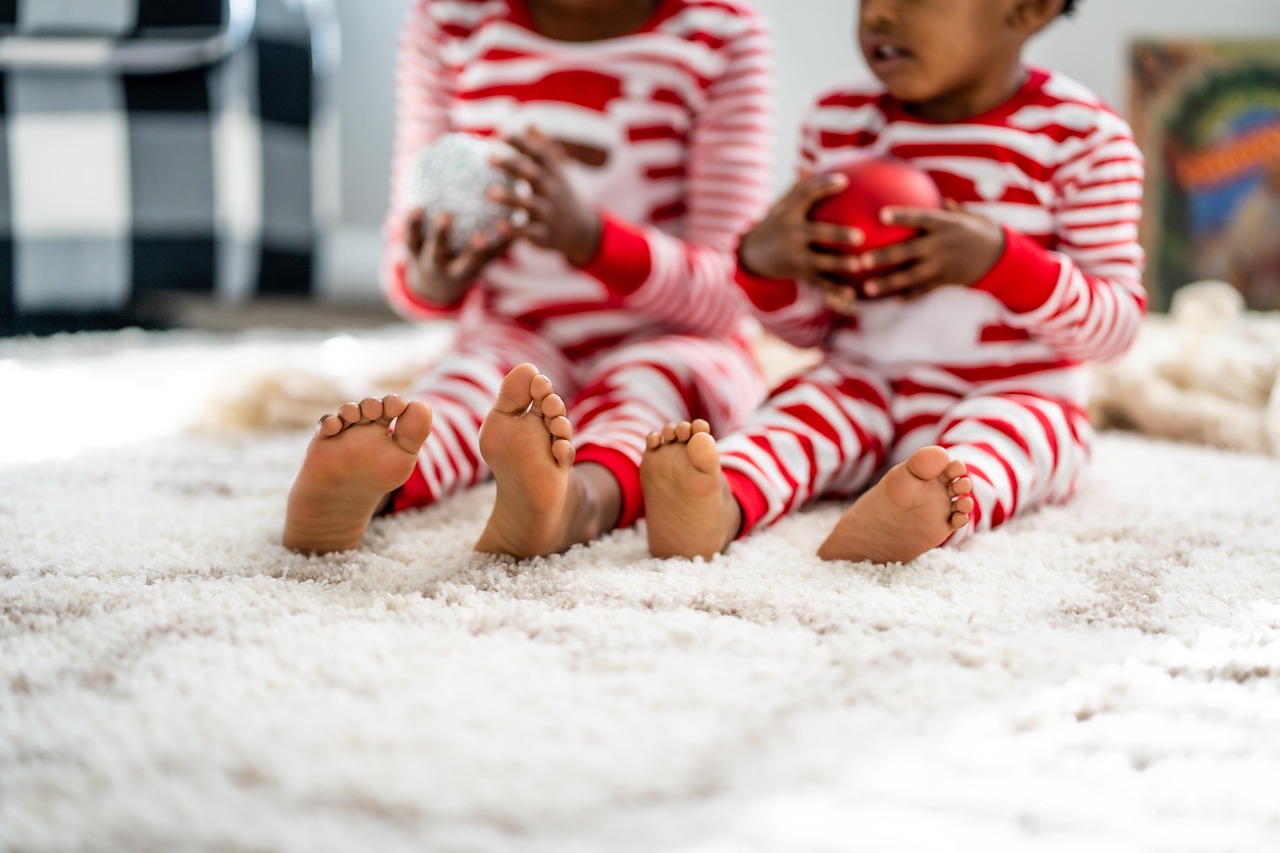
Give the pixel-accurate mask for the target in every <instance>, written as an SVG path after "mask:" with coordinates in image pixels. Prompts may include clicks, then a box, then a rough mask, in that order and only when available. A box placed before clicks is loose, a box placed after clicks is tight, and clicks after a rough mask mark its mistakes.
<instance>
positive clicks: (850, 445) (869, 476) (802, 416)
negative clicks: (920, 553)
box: [717, 356, 1093, 544]
mask: <svg viewBox="0 0 1280 853" xmlns="http://www.w3.org/2000/svg"><path fill="white" fill-rule="evenodd" d="M937 384H938V383H934V382H930V383H929V384H927V385H926V384H924V383H922V382H921V381H920V380H919V379H916V378H912V377H906V378H902V379H897V380H893V381H890V380H886V379H884V378H882V377H880V376H877V375H875V374H874V373H873V372H871V371H869V370H867V369H866V368H865V367H864V366H861V365H859V364H855V363H852V362H849V361H842V360H841V359H840V358H839V357H838V356H833V357H830V358H828V360H827V361H824V362H823V363H822V364H820V365H818V366H817V367H815V368H813V369H811V370H809V371H808V372H806V373H804V374H802V375H800V376H797V377H795V378H793V379H790V380H788V381H787V382H785V383H783V384H782V385H780V386H779V387H778V388H777V389H775V390H774V392H773V393H772V394H771V395H770V397H769V399H768V400H766V401H765V403H764V405H763V406H762V407H761V408H760V409H759V410H758V411H757V412H756V413H755V414H753V415H752V417H751V418H750V419H749V420H748V421H747V422H746V423H745V424H743V426H741V427H740V428H739V429H738V430H737V431H735V432H734V433H733V434H731V435H728V436H725V437H724V438H722V439H720V440H719V441H717V447H718V448H719V453H720V463H721V466H722V467H723V469H724V472H725V476H726V477H727V478H728V480H729V484H730V488H731V489H732V491H733V494H734V496H735V497H736V498H737V500H738V503H739V504H741V506H742V510H743V526H742V531H741V533H740V536H744V535H746V534H747V533H748V532H749V531H750V530H751V529H752V528H754V527H757V526H763V525H767V524H770V523H772V522H773V521H775V520H776V519H778V518H779V517H780V516H782V515H783V514H785V513H787V512H789V511H791V510H794V509H798V508H799V507H801V506H803V505H805V504H806V503H808V502H810V501H813V500H817V499H820V498H847V497H852V496H854V495H856V494H859V493H860V492H862V491H864V490H865V489H866V488H867V487H868V486H870V485H871V484H872V483H873V482H874V481H875V479H876V478H877V477H878V476H879V475H880V474H881V473H883V471H884V470H885V468H887V467H888V466H889V465H892V464H895V463H897V462H899V461H901V460H903V459H905V458H907V457H908V456H910V455H911V453H912V452H914V451H915V450H917V449H919V448H921V447H924V446H926V445H930V444H938V445H941V446H942V447H944V448H946V449H947V450H948V452H949V453H950V455H951V457H952V458H953V459H959V460H961V461H962V462H964V464H965V466H966V467H967V468H968V474H969V477H970V479H971V480H972V481H973V498H974V503H975V508H974V511H973V512H972V513H970V517H969V524H968V525H967V526H966V527H965V528H963V529H962V530H959V531H956V533H954V534H953V535H952V536H951V538H950V539H949V540H948V541H949V542H950V543H952V544H955V543H958V542H961V541H964V540H965V539H967V538H968V537H969V536H971V535H972V534H973V533H974V532H975V531H977V530H989V529H991V528H993V527H996V526H998V525H1000V524H1002V523H1004V522H1005V521H1008V520H1009V519H1010V518H1012V517H1013V516H1014V514H1015V513H1018V512H1024V511H1026V510H1028V509H1031V508H1032V507H1035V506H1038V505H1040V504H1044V503H1056V502H1061V501H1063V500H1066V499H1067V498H1068V497H1070V495H1071V494H1072V492H1073V491H1074V490H1075V487H1076V484H1077V482H1078V481H1079V478H1080V475H1081V474H1082V472H1083V470H1084V468H1085V466H1086V464H1087V463H1088V459H1089V453H1090V445H1091V443H1092V438H1093V430H1092V428H1091V427H1090V426H1089V422H1088V419H1087V416H1086V415H1085V413H1084V412H1083V411H1082V410H1081V408H1080V407H1079V406H1077V405H1076V404H1074V403H1073V402H1071V401H1068V400H1061V399H1054V398H1052V397H1049V396H1046V395H1042V394H1039V393H1036V392H1035V391H1030V390H1028V391H1021V390H1000V391H992V390H984V388H983V386H971V387H967V388H960V387H958V385H957V384H956V382H955V381H954V380H953V381H952V382H950V383H947V384H949V385H951V386H952V387H950V388H948V389H947V390H945V391H944V390H939V389H938V388H937Z"/></svg>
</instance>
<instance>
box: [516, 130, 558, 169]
mask: <svg viewBox="0 0 1280 853" xmlns="http://www.w3.org/2000/svg"><path fill="white" fill-rule="evenodd" d="M507 144H508V145H510V146H511V147H512V148H514V149H516V150H517V151H519V152H520V153H521V154H524V155H525V156H527V157H529V158H530V159H532V160H533V161H534V162H535V163H537V164H538V165H540V166H542V167H544V168H550V167H551V166H553V165H555V164H557V163H559V162H560V160H561V158H562V156H563V153H564V152H563V150H562V149H561V148H560V146H559V145H557V144H556V142H555V140H553V139H551V138H550V137H549V136H547V135H546V134H545V133H543V132H542V131H541V130H539V129H538V128H537V127H536V126H534V127H531V128H529V129H528V131H526V132H525V133H524V135H522V136H513V137H510V138H509V139H507Z"/></svg>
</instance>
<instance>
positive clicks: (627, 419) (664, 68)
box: [383, 0, 773, 524]
mask: <svg viewBox="0 0 1280 853" xmlns="http://www.w3.org/2000/svg"><path fill="white" fill-rule="evenodd" d="M772 98H773V56H772V44H771V41H770V37H769V34H768V31H767V27H766V25H765V23H764V21H763V19H762V17H761V16H760V15H759V14H758V13H757V12H756V11H755V10H754V9H753V7H752V6H751V5H750V3H749V2H748V1H747V0H658V3H657V4H656V9H655V11H654V13H653V15H652V17H651V18H650V20H649V21H648V22H647V23H646V24H645V25H644V26H643V27H642V28H641V29H640V30H638V31H637V32H635V33H632V34H630V35H625V36H621V37H617V38H610V39H605V40H601V41H593V42H565V41H559V40H555V39H550V38H547V37H545V36H543V35H542V34H540V33H539V32H538V31H537V28H536V26H535V25H534V22H533V20H532V19H531V17H530V15H529V12H528V10H527V9H526V7H525V3H524V0H417V2H416V3H415V4H414V6H413V8H412V10H411V12H410V14H409V16H408V19H407V21H406V24H405V28H404V30H403V35H402V38H401V43H400V48H399V54H398V61H397V72H396V104H397V122H396V136H395V150H394V154H393V164H392V170H391V171H392V175H391V186H392V189H391V206H390V211H389V213H388V217H387V220H386V227H385V232H386V252H385V261H384V267H383V272H384V274H383V280H384V285H385V290H386V292H387V294H388V298H389V300H390V301H391V303H392V305H393V306H394V307H395V308H397V309H398V310H399V311H400V312H401V313H403V314H405V315H406V316H408V317H411V318H438V317H456V318H457V320H458V329H457V341H456V343H455V346H454V347H453V348H452V349H451V351H450V353H449V355H448V356H447V357H446V358H445V359H444V360H443V361H442V362H441V363H439V364H437V365H435V366H433V367H432V369H431V370H430V371H429V372H428V373H427V374H426V375H425V376H424V377H423V379H422V382H421V385H420V388H419V390H418V392H417V393H416V394H415V396H418V397H420V398H422V399H425V400H427V401H428V402H429V403H431V405H432V407H433V410H434V413H435V417H434V422H433V427H432V435H431V437H430V438H429V439H428V441H427V443H426V445H425V446H424V449H423V451H422V454H421V457H420V459H419V466H418V470H417V471H416V472H415V474H414V475H413V476H412V477H411V478H410V480H409V482H408V483H406V485H405V486H404V488H402V489H401V491H400V493H398V495H397V497H396V500H395V503H394V506H395V507H396V508H397V509H401V508H405V507H408V506H416V505H421V504H423V503H427V502H429V501H431V500H434V499H435V498H438V497H440V496H442V495H444V494H447V493H449V492H451V491H453V490H455V489H457V488H461V487H465V486H468V485H471V484H472V483H474V482H476V481H477V480H479V479H480V478H482V477H484V476H486V475H487V473H488V472H487V470H486V469H485V468H484V465H483V461H482V460H481V459H480V456H479V453H478V452H477V442H476V438H477V434H478V430H479V425H480V422H481V420H482V419H483V417H484V414H485V413H486V412H487V411H488V409H489V407H490V406H491V405H492V403H493V399H494V397H495V395H496V393H497V388H498V384H499V383H500V381H501V379H502V377H503V376H504V375H505V374H506V372H507V371H508V370H510V368H512V367H514V366H515V365H516V364H518V363H520V362H522V361H532V362H533V363H535V364H537V365H538V367H539V368H540V369H541V370H542V372H543V373H546V374H547V375H548V376H549V377H550V378H551V379H552V381H553V382H554V383H555V385H556V390H557V392H559V393H560V394H561V396H563V397H564V398H565V400H566V402H567V403H568V404H569V408H570V417H571V419H572V420H573V422H574V426H575V438H574V443H575V445H576V446H577V459H578V461H579V462H584V461H594V462H600V463H601V464H605V465H607V466H608V467H609V468H610V470H611V471H613V473H614V474H615V476H617V477H618V480H619V482H620V483H621V485H622V487H623V492H624V498H623V504H624V506H623V518H622V522H621V523H622V524H627V523H629V522H630V521H632V520H634V519H635V518H636V517H637V516H638V515H639V514H640V512H641V509H642V500H641V497H640V489H639V480H638V474H637V467H638V464H639V458H640V454H641V453H642V451H643V447H644V435H645V433H646V432H648V431H649V430H651V429H653V428H654V427H655V426H658V425H661V424H662V423H665V422H667V421H671V420H682V419H686V418H689V417H705V418H707V419H708V420H711V421H712V422H713V423H719V424H720V425H721V427H722V428H725V429H727V428H730V427H732V426H734V425H736V424H737V423H738V422H740V421H741V420H742V419H743V418H744V417H745V416H746V415H747V414H748V413H749V412H750V411H751V410H752V409H754V408H755V406H756V405H757V404H758V403H759V401H760V399H761V398H762V397H763V394H764V389H763V386H762V381H761V379H760V376H759V371H758V369H757V367H756V366H755V364H754V362H753V360H752V358H751V355H750V351H749V348H748V346H747V340H748V334H747V332H748V331H749V330H750V328H751V327H752V325H753V321H752V320H751V319H750V314H749V310H748V306H747V304H746V300H745V299H744V298H743V296H742V293H741V292H740V290H739V289H738V288H737V287H735V286H734V284H733V271H734V259H733V251H734V248H735V247H736V244H737V237H738V235H739V234H740V233H741V232H742V231H744V230H745V229H746V228H747V227H748V226H749V225H750V223H751V222H753V221H754V220H755V219H756V218H757V217H758V216H759V215H760V213H761V211H762V210H763V208H764V207H765V206H766V205H767V203H768V200H769V195H770V179H771V172H770V169H771V154H772V150H771V148H772V133H773V121H772V118H773V104H772ZM533 126H536V127H537V128H539V129H540V130H541V131H542V132H543V133H545V134H546V135H547V136H550V137H552V138H553V139H557V140H560V141H562V142H564V143H566V144H567V146H566V147H567V148H568V149H569V151H570V153H571V154H573V153H574V152H578V153H577V154H576V155H575V159H573V160H571V161H570V162H569V163H568V165H567V169H568V179H569V181H570V182H571V184H572V186H573V187H574V189H575V190H576V191H577V192H578V194H579V196H580V197H581V198H582V199H583V200H585V201H587V202H588V203H590V204H592V205H594V206H595V207H596V208H597V210H599V211H600V212H601V214H602V219H603V231H602V239H601V245H600V249H599V251H598V252H597V254H596V256H595V257H594V258H593V259H592V260H591V261H590V262H589V263H588V264H587V265H586V266H585V267H583V268H581V269H579V268H575V267H574V266H572V265H571V264H569V263H568V262H567V261H565V260H564V258H563V257H561V256H560V255H559V254H557V253H553V252H549V251H546V250H543V249H539V248H537V247H535V246H533V245H531V244H528V243H527V242H523V241H521V242H517V243H516V244H514V245H513V246H512V247H511V248H510V249H509V250H508V252H507V253H506V254H505V255H504V256H503V257H502V258H500V259H498V260H497V261H496V262H494V263H493V264H491V265H490V266H489V267H488V268H486V269H485V270H484V271H482V273H481V275H480V277H479V278H478V279H477V280H476V281H475V282H474V283H473V285H472V287H471V288H470V289H469V291H468V292H467V294H466V296H465V297H464V298H463V299H462V300H461V302H460V303H459V304H457V305H437V304H432V303H430V302H429V301H427V300H424V299H423V298H422V297H421V296H419V295H417V294H415V293H414V292H413V291H412V290H411V289H410V287H409V286H408V282H407V280H406V276H405V265H406V263H407V260H408V258H407V252H406V250H405V248H404V223H405V217H406V214H407V213H408V209H407V201H406V198H405V192H404V183H405V176H406V174H407V171H408V169H409V168H410V166H411V164H412V161H413V159H414V157H415V156H416V154H417V152H418V150H419V149H420V148H421V147H422V146H423V145H425V144H427V143H429V142H430V141H432V140H434V139H435V138H436V137H438V136H439V135H440V134H442V133H445V132H448V131H466V132H470V133H474V134H478V135H482V136H492V135H499V136H500V135H506V134H512V133H517V132H521V131H524V130H526V129H528V128H530V127H533Z"/></svg>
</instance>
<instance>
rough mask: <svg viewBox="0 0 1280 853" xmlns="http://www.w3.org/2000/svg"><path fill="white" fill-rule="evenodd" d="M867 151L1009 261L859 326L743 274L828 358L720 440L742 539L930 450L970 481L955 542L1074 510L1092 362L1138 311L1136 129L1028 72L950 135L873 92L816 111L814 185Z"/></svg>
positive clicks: (1042, 74)
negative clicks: (910, 173)
mask: <svg viewBox="0 0 1280 853" xmlns="http://www.w3.org/2000/svg"><path fill="white" fill-rule="evenodd" d="M856 151H862V152H870V153H878V154H891V155H894V156H897V157H900V158H903V159H905V160H909V161H911V162H913V163H914V164H915V165H917V166H919V167H920V168H922V169H924V170H925V171H927V172H928V173H929V174H930V176H931V177H932V178H933V179H934V181H935V182H936V183H937V184H938V187H939V188H940V189H941V191H942V194H943V196H944V197H945V198H948V199H952V200H954V201H956V202H959V203H960V205H961V206H962V207H963V208H964V209H966V210H969V211H973V212H975V213H979V214H982V215H984V216H987V217H989V218H991V219H993V220H995V221H996V222H998V223H1000V224H1001V225H1002V226H1003V227H1004V230H1005V236H1006V247H1005V250H1004V253H1003V255H1002V257H1001V258H1000V259H999V260H998V261H997V263H996V264H995V266H994V267H993V268H992V269H991V270H990V271H989V272H988V273H987V274H986V275H985V276H984V277H983V278H982V279H981V280H980V281H978V282H976V283H975V284H974V285H973V286H971V287H958V286H946V287H940V288H938V289H936V290H933V291H931V292H930V293H928V294H927V295H925V296H924V297H922V298H919V299H917V300H914V301H910V300H907V301H904V300H900V299H883V300H875V301H867V300H864V301H862V302H860V303H859V305H858V308H857V310H856V312H855V313H854V314H853V315H851V316H842V315H839V314H836V313H834V312H832V311H831V310H830V309H829V308H828V307H827V304H826V301H825V299H824V298H823V296H822V294H821V293H820V292H819V291H818V290H817V289H816V288H813V287H811V286H809V285H805V284H798V283H794V282H779V281H771V280H765V279H759V278H756V277H753V276H751V275H750V274H748V273H747V272H745V271H739V275H738V278H739V283H740V284H741V285H742V286H743V288H744V290H745V291H746V292H747V294H748V295H749V297H750V298H751V300H752V302H753V304H754V306H755V308H756V313H757V315H758V316H759V317H760V318H761V320H762V322H763V323H764V325H765V326H766V327H767V328H769V329H770V330H772V331H774V332H775V333H777V334H778V335H779V336H781V337H783V338H784V339H786V340H788V341H790V342H791V343H794V344H796V345H798V346H820V347H822V348H823V350H824V355H825V359H824V362H823V364H822V365H820V366H819V367H818V368H816V369H815V370H814V371H812V372H811V373H809V374H807V375H805V376H801V377H797V378H795V379H793V380H791V381H789V382H787V383H785V384H784V385H782V386H780V387H779V388H778V389H776V390H775V392H774V393H773V394H772V395H771V397H770V400H769V401H768V402H767V403H766V404H765V405H764V407H763V408H762V409H761V410H760V412H758V413H757V415H755V416H754V417H753V419H752V420H751V421H750V422H749V423H748V424H747V425H746V426H745V427H744V428H743V430H742V431H740V432H739V433H738V434H736V435H733V436H729V437H726V438H724V439H723V440H722V441H721V442H720V448H721V457H722V462H723V465H724V467H725V470H726V474H727V476H728V477H729V479H730V482H731V485H732V486H733V489H734V492H735V495H736V496H737V497H738V500H739V502H740V503H742V505H743V508H744V514H745V516H746V521H747V523H746V525H744V531H743V532H744V533H745V532H746V530H749V529H750V528H751V527H752V526H753V525H756V524H760V523H767V522H769V521H772V520H774V519H776V518H777V517H778V516H779V515H780V514H782V513H784V512H786V511H788V510H790V509H793V508H795V507H797V506H800V505H802V504H803V503H805V502H807V501H809V500H811V499H814V498H817V497H822V496H845V495H851V494H855V493H857V492H859V491H861V490H863V489H865V488H866V487H867V485H869V484H870V483H871V482H872V481H873V478H874V477H875V476H876V475H877V474H878V473H879V472H881V471H882V470H883V469H884V468H885V467H886V466H887V465H888V464H892V463H894V462H897V461H900V460H901V459H904V458H906V457H907V456H908V455H910V453H911V452H912V451H914V450H916V449H918V448H919V447H922V446H925V445H928V444H941V445H943V446H945V447H947V448H948V449H949V450H950V452H951V455H952V457H953V458H959V459H961V460H963V461H964V462H965V463H966V465H967V466H968V468H969V472H970V476H971V477H972V478H973V481H974V496H975V500H976V502H977V510H976V511H975V512H974V513H973V514H972V516H971V520H970V525H969V527H968V528H966V529H965V530H964V531H959V532H958V534H957V536H955V537H953V539H954V540H957V541H958V540H960V539H963V538H965V537H966V536H967V535H968V534H969V533H970V532H972V530H974V529H981V528H989V527H991V526H994V525H997V524H999V523H1001V522H1003V521H1004V520H1006V519H1008V518H1009V517H1010V516H1012V515H1013V514H1014V513H1015V512H1017V511H1021V510H1025V509H1027V508H1029V507H1032V506H1035V505H1037V504H1040V503H1044V502H1048V501H1059V500H1063V499H1065V498H1066V497H1068V496H1069V495H1070V494H1071V492H1072V490H1073V489H1074V488H1075V485H1076V483H1077V481H1078V478H1079V475H1080V473H1081V471H1082V469H1083V467H1084V465H1085V463H1086V462H1087V458H1088V453H1089V444H1090V440H1091V435H1092V434H1091V431H1090V429H1089V425H1088V422H1087V419H1086V416H1085V413H1084V404H1085V402H1086V396H1087V392H1088V385H1087V383H1088V371H1089V368H1088V364H1089V363H1090V362H1093V361H1102V360H1107V359H1112V358H1115V357H1117V356H1119V355H1120V354H1122V353H1123V352H1124V351H1125V350H1126V349H1127V348H1128V347H1129V346H1130V344H1131V343H1132V341H1133V339H1134V336H1135V334H1136V333H1137V331H1138V326H1139V323H1140V321H1141V318H1142V316H1143V314H1144V312H1145V310H1146V296H1145V291H1144V289H1143V286H1142V281H1141V275H1142V264H1143V253H1142V250H1141V248H1140V247H1139V245H1138V240H1137V236H1138V221H1139V218H1140V207H1141V203H1142V187H1143V164H1142V157H1141V154H1140V152H1139V151H1138V148H1137V146H1136V145H1135V143H1134V141H1133V138H1132V133H1131V131H1130V129H1129V127H1128V125H1127V124H1126V123H1125V122H1124V121H1123V120H1122V119H1121V118H1120V117H1118V116H1117V115H1116V114H1115V113H1114V112H1112V111H1111V110H1110V109H1108V108H1107V107H1106V106H1105V105H1104V104H1103V103H1101V102H1100V101H1099V100H1098V98H1097V97H1096V96H1094V95H1092V94H1091V93H1090V92H1089V91H1088V90H1086V89H1085V88H1084V87H1082V86H1080V85H1079V84H1077V83H1075V82H1074V81H1072V80H1070V79H1068V78H1066V77H1064V76H1062V75H1060V74H1057V73H1054V72H1050V71H1045V70H1041V69H1035V68H1033V69H1030V70H1029V74H1028V79H1027V81H1026V82H1025V84H1024V85H1023V86H1022V87H1021V88H1020V90H1019V91H1018V92H1017V93H1016V94H1015V95H1014V96H1013V97H1012V98H1011V99H1009V100H1008V101H1007V102H1006V103H1004V104H1002V105H1000V106H998V107H996V108H994V109H992V110H991V111H989V112H987V113H984V114H982V115H978V116H975V117H973V118H970V119H965V120H961V121H954V122H933V121H928V120H924V119H921V118H918V117H915V116H912V115H911V114H909V113H908V112H907V111H906V110H905V109H904V108H903V105H902V104H901V103H900V102H898V101H896V100H895V99H894V98H892V97H891V96H889V95H888V94H887V93H884V92H883V91H881V90H879V89H871V88H868V89H852V90H842V91H839V92H834V93H831V94H828V95H826V96H824V97H822V98H820V99H819V100H818V102H817V104H816V106H815V107H814V109H813V110H812V112H811V115H810V117H809V119H808V121H807V122H806V127H805V131H804V138H803V146H802V152H801V156H802V162H803V163H804V164H805V165H806V166H808V167H810V168H812V169H815V170H818V171H821V170H822V169H823V168H825V167H827V166H829V165H831V164H834V163H835V162H837V161H839V160H841V159H844V158H846V157H848V156H850V155H851V154H852V153H854V152H856Z"/></svg>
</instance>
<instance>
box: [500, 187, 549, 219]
mask: <svg viewBox="0 0 1280 853" xmlns="http://www.w3.org/2000/svg"><path fill="white" fill-rule="evenodd" d="M485 196H486V197H487V198H488V199H489V200H490V201H496V202H497V203H498V204H501V205H505V206H506V207H509V208H511V209H512V210H523V211H524V212H525V213H527V214H528V215H529V219H530V220H538V221H541V222H546V221H548V220H550V219H551V214H552V209H551V202H550V201H548V200H547V199H546V197H544V196H541V195H536V194H535V195H524V194H522V193H515V192H512V191H511V190H508V189H506V188H504V187H490V188H489V189H488V190H486V191H485Z"/></svg>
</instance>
